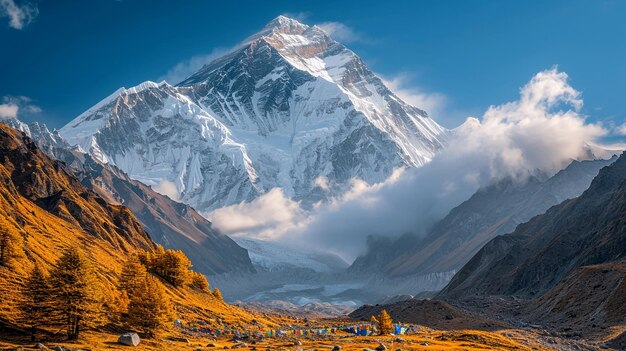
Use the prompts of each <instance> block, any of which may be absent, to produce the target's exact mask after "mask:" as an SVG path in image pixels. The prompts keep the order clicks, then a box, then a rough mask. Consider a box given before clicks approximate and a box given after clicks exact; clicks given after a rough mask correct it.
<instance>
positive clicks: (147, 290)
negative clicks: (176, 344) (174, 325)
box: [127, 275, 172, 337]
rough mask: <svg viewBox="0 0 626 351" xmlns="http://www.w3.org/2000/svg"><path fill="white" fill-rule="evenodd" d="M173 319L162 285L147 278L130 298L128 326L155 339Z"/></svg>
mask: <svg viewBox="0 0 626 351" xmlns="http://www.w3.org/2000/svg"><path fill="white" fill-rule="evenodd" d="M171 317H172V305H171V303H170V300H169V298H168V297H167V295H166V293H165V289H164V288H163V286H162V284H161V283H160V282H159V281H158V279H156V278H155V277H153V276H150V275H148V276H146V278H145V279H144V281H143V283H142V284H141V285H139V286H138V287H137V289H136V290H135V292H134V294H133V295H131V296H130V303H129V305H128V320H127V321H128V324H129V325H130V326H132V327H134V328H137V329H138V330H140V331H141V332H142V333H143V334H144V335H147V336H151V337H154V336H155V335H156V334H157V333H158V331H159V329H161V328H162V327H163V326H165V325H166V324H167V323H168V321H169V320H170V319H171Z"/></svg>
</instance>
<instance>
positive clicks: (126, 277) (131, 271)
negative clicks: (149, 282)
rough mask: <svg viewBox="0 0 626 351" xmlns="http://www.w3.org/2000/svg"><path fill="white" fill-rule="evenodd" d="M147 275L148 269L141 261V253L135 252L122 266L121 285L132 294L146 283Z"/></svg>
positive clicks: (121, 287) (122, 288)
mask: <svg viewBox="0 0 626 351" xmlns="http://www.w3.org/2000/svg"><path fill="white" fill-rule="evenodd" d="M147 275H148V272H147V271H146V267H145V266H144V264H143V263H142V262H141V260H140V258H139V255H137V254H133V255H131V256H130V257H129V258H128V260H127V261H126V263H125V264H124V266H123V267H122V274H121V275H120V281H119V287H120V289H121V290H123V291H125V292H126V293H127V294H128V295H129V296H132V295H133V293H134V291H135V290H136V289H137V288H139V287H140V286H141V285H142V284H144V281H145V280H146V276H147Z"/></svg>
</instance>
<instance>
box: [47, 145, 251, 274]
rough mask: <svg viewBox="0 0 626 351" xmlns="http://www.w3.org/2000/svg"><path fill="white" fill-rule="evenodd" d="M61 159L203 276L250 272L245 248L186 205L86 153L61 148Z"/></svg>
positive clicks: (84, 182)
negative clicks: (181, 254) (181, 255)
mask: <svg viewBox="0 0 626 351" xmlns="http://www.w3.org/2000/svg"><path fill="white" fill-rule="evenodd" d="M57 153H58V154H60V151H58V150H57ZM60 159H62V160H63V161H64V162H67V163H68V164H71V165H73V167H74V169H76V170H78V171H79V172H78V174H77V177H78V178H79V179H81V182H82V183H83V184H84V185H86V186H87V187H88V188H89V189H92V190H93V191H95V192H96V193H98V194H100V195H101V196H102V197H104V198H106V199H107V201H109V202H110V203H111V202H119V203H120V204H123V205H124V206H126V207H128V208H129V209H130V210H131V211H132V212H133V214H134V215H135V216H136V217H137V219H138V220H139V222H141V224H142V225H143V226H144V227H145V228H146V230H147V231H148V232H149V233H150V235H151V236H152V239H153V240H154V241H155V242H156V243H158V244H160V245H163V246H164V247H165V248H172V249H176V250H182V251H183V252H184V253H185V254H186V255H187V256H188V257H189V258H190V259H191V261H192V262H193V263H194V269H195V270H196V271H198V272H201V273H204V274H208V275H212V274H221V273H227V272H240V273H244V272H249V273H250V272H254V267H253V266H252V262H251V261H250V258H249V257H248V252H247V251H246V249H244V248H242V247H240V246H239V245H237V244H236V243H235V242H234V241H233V240H232V239H230V238H229V237H228V236H226V235H224V234H221V233H219V232H217V231H216V230H215V229H213V228H212V226H211V222H209V221H208V220H207V219H206V218H204V217H202V216H201V215H200V214H198V212H196V211H195V210H194V209H193V208H191V207H190V206H189V205H185V204H183V203H179V202H176V201H173V200H171V199H170V198H169V197H167V196H164V195H161V194H159V193H157V192H155V191H154V190H152V188H150V187H149V186H146V185H145V184H142V183H141V182H138V181H136V180H132V179H130V178H129V177H128V176H127V175H126V174H125V173H124V172H122V171H120V170H119V169H117V168H116V167H114V166H111V165H103V164H101V163H99V162H97V161H95V160H93V159H92V158H91V157H90V156H89V155H86V154H82V153H78V152H69V151H66V152H65V153H64V156H62V157H60Z"/></svg>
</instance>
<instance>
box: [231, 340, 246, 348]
mask: <svg viewBox="0 0 626 351" xmlns="http://www.w3.org/2000/svg"><path fill="white" fill-rule="evenodd" d="M246 347H248V344H246V343H245V342H240V343H238V344H235V345H233V346H231V347H230V348H231V349H243V348H246Z"/></svg>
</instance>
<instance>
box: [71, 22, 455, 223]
mask: <svg viewBox="0 0 626 351" xmlns="http://www.w3.org/2000/svg"><path fill="white" fill-rule="evenodd" d="M60 132H61V135H63V136H64V137H65V138H66V139H67V140H68V142H69V143H70V144H72V145H79V146H80V147H81V148H82V149H83V150H85V151H86V152H88V153H90V154H91V155H93V156H94V158H95V159H96V160H99V161H101V162H104V163H109V164H112V165H115V166H117V167H119V168H120V169H121V170H123V171H124V172H126V173H127V174H129V176H130V177H131V178H133V179H137V180H140V181H142V182H144V183H146V184H149V185H159V184H162V183H163V182H167V183H168V184H169V183H170V182H171V183H173V185H174V186H175V189H176V192H177V193H178V195H179V196H180V198H181V200H182V201H183V202H185V203H187V204H189V205H191V206H193V207H194V208H197V209H198V210H200V211H210V210H212V209H215V208H219V207H222V206H225V205H230V204H234V203H238V202H241V201H248V200H251V199H254V198H255V197H257V196H259V195H260V194H263V193H264V192H266V191H268V190H269V189H271V188H274V187H280V188H282V189H283V190H284V191H285V193H286V194H287V195H288V196H290V197H292V198H294V199H298V200H303V202H304V203H305V204H312V203H313V202H315V201H317V200H319V199H322V198H324V197H325V194H326V191H327V190H328V187H327V186H326V184H328V185H329V186H330V188H331V189H341V188H342V187H344V186H346V184H347V183H348V182H349V181H350V179H352V178H354V177H357V178H360V179H363V180H365V181H368V182H376V181H381V180H383V179H385V178H386V177H388V176H389V175H390V174H391V172H392V170H393V169H394V168H396V167H415V166H420V165H423V164H424V163H426V162H429V161H430V159H431V158H432V157H433V156H434V155H435V154H436V153H437V151H438V150H439V149H440V148H441V147H443V145H444V143H445V140H446V136H447V133H448V132H447V130H445V129H444V128H442V127H440V126H439V125H438V124H436V123H435V122H434V121H433V120H432V119H430V118H429V117H428V115H427V114H426V113H425V112H424V111H422V110H420V109H418V108H415V107H413V106H410V105H408V104H406V103H405V102H403V101H402V100H401V99H399V98H398V97H397V96H396V95H394V94H393V92H391V91H390V90H389V89H388V88H387V87H385V85H384V84H383V82H382V81H381V80H380V78H378V77H377V76H376V75H374V74H373V73H372V72H371V71H370V70H369V69H368V68H367V67H366V66H365V64H364V63H363V61H361V59H360V58H359V57H358V56H356V55H355V54H354V53H353V52H352V51H350V50H348V49H347V48H346V47H344V46H343V45H341V44H339V43H337V42H336V41H334V40H333V39H331V38H330V37H329V36H328V35H326V34H325V33H324V32H323V31H322V30H321V29H320V28H318V27H315V26H312V27H309V26H306V25H304V24H301V23H299V22H297V21H295V20H292V19H289V18H286V17H283V16H280V17H278V18H277V19H275V20H274V21H272V22H271V23H270V24H268V25H267V26H266V27H265V28H264V29H263V30H262V31H261V32H259V33H258V34H256V35H254V36H252V37H250V38H248V39H247V40H246V41H244V42H243V43H242V44H241V45H240V46H239V47H238V48H237V49H235V50H233V51H232V52H230V53H228V54H226V55H225V56H223V57H221V58H219V59H216V60H214V61H213V62H210V63H208V64H207V65H205V66H204V67H203V68H202V69H200V70H199V71H198V72H196V73H195V74H193V75H192V76H190V77H189V78H187V79H186V80H184V81H183V82H181V83H180V84H178V85H177V86H172V85H169V84H168V83H165V82H162V83H158V84H157V83H153V82H146V83H143V84H141V85H139V86H137V87H134V88H131V89H124V88H122V89H120V90H118V91H117V92H115V93H114V94H112V95H111V96H110V97H108V98H106V99H104V100H103V101H101V102H100V103H98V104H97V105H95V106H94V107H92V108H90V109H89V110H87V111H86V112H85V113H83V114H82V115H80V116H78V117H77V118H76V119H75V120H73V121H72V122H70V123H68V124H67V125H66V126H65V127H63V128H62V129H61V131H60ZM320 177H324V178H320ZM318 179H323V182H320V181H316V180H318ZM321 184H324V185H323V186H320V185H321Z"/></svg>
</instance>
